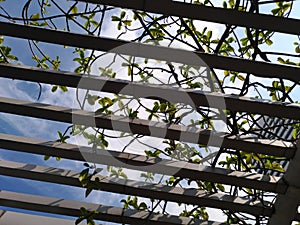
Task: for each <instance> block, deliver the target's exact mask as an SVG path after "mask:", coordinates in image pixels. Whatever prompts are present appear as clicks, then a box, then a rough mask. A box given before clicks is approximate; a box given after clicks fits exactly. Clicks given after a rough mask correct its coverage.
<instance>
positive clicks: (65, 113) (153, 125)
mask: <svg viewBox="0 0 300 225" xmlns="http://www.w3.org/2000/svg"><path fill="white" fill-rule="evenodd" d="M0 111H1V112H5V113H13V114H16V115H23V116H29V117H35V118H40V119H47V120H55V121H59V122H65V123H72V124H73V123H74V124H80V125H86V126H92V127H98V128H103V129H109V130H118V131H122V132H128V133H133V134H141V135H145V136H152V137H158V138H166V139H171V140H180V141H183V142H188V143H196V144H203V145H208V144H209V145H210V146H215V147H220V146H222V147H224V148H230V149H238V150H242V151H246V152H253V153H261V154H267V155H274V156H279V157H286V158H291V157H292V156H293V155H294V152H295V146H293V144H292V143H290V142H284V141H279V140H268V139H259V138H256V137H254V138H253V137H249V136H239V135H229V134H226V133H221V132H212V131H210V130H206V129H198V128H194V127H187V126H179V125H176V124H171V125H168V124H166V123H162V122H153V121H148V120H143V119H130V118H128V117H124V116H117V115H105V114H99V113H94V112H91V111H85V110H79V109H72V108H66V107H61V106H54V105H48V104H41V103H34V102H28V101H21V100H17V99H9V98H3V97H0Z"/></svg>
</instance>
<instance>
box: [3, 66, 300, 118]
mask: <svg viewBox="0 0 300 225" xmlns="http://www.w3.org/2000/svg"><path fill="white" fill-rule="evenodd" d="M0 76H1V77H6V78H12V79H19V80H26V81H32V82H41V83H46V84H54V85H63V86H68V87H73V88H83V89H88V90H94V91H104V92H110V93H117V94H118V93H121V94H125V95H132V96H135V97H145V98H152V99H153V98H154V97H151V96H152V95H153V93H155V96H156V97H157V98H162V99H167V100H168V101H173V102H182V103H186V104H194V106H197V107H199V106H208V107H212V108H219V107H220V102H224V103H225V106H226V109H229V110H233V111H238V112H249V113H254V114H262V115H269V116H274V117H282V118H291V119H296V120H297V119H298V120H300V104H296V103H295V104H288V103H282V102H274V101H269V100H258V99H255V98H247V97H240V96H235V95H229V94H221V93H210V92H203V91H194V90H189V89H182V88H173V87H169V86H161V85H151V84H147V85H144V84H140V83H135V82H130V81H126V80H120V79H113V78H106V77H99V76H84V75H80V74H77V73H72V72H63V71H54V70H43V69H39V68H36V67H29V66H22V65H13V64H0ZM221 105H222V104H221Z"/></svg>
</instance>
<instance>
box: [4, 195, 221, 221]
mask: <svg viewBox="0 0 300 225" xmlns="http://www.w3.org/2000/svg"><path fill="white" fill-rule="evenodd" d="M0 203H1V205H2V206H6V207H13V208H19V209H26V210H32V211H38V212H45V213H52V214H58V215H65V216H74V217H79V216H80V214H81V213H80V210H79V209H80V208H81V207H84V208H86V209H87V210H89V211H97V214H95V215H94V216H93V218H94V219H95V220H102V221H109V222H115V223H122V224H132V225H140V224H145V225H183V224H185V225H188V224H194V225H204V224H205V225H225V224H224V223H218V222H212V221H204V220H199V219H192V218H188V217H178V216H171V215H163V214H158V213H150V212H148V211H136V210H132V209H123V208H117V207H112V206H104V205H98V204H92V203H87V202H79V201H71V200H65V199H59V198H49V197H43V196H37V195H28V194H20V193H16V192H8V191H1V192H0Z"/></svg>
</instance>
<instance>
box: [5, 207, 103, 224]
mask: <svg viewBox="0 0 300 225" xmlns="http://www.w3.org/2000/svg"><path fill="white" fill-rule="evenodd" d="M41 221H42V224H43V225H74V224H75V223H74V220H71V219H61V218H54V217H49V216H40V215H33V214H29V213H28V214H27V213H23V212H22V213H20V212H12V211H6V210H5V211H4V210H0V222H1V225H16V224H22V225H41ZM80 225H87V223H85V222H81V223H80ZM97 225H100V224H97Z"/></svg>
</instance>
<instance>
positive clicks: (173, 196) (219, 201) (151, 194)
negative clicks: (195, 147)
mask: <svg viewBox="0 0 300 225" xmlns="http://www.w3.org/2000/svg"><path fill="white" fill-rule="evenodd" d="M0 174H1V175H5V176H12V177H19V178H26V179H31V180H38V181H46V182H51V183H56V184H64V185H71V186H75V187H82V185H81V183H80V182H79V174H80V173H79V172H77V171H73V170H64V169H60V168H52V167H45V166H37V165H33V164H25V163H17V162H11V161H4V160H0ZM96 178H97V179H99V183H98V185H99V186H98V187H99V188H101V191H107V192H113V193H119V194H126V195H133V196H141V197H145V198H151V199H160V200H166V201H172V202H178V203H186V204H191V205H198V206H206V207H213V208H218V209H224V210H230V211H233V212H245V213H249V214H252V215H255V216H271V215H272V212H273V209H272V208H271V207H266V205H268V203H266V202H265V203H263V204H262V203H261V202H260V201H258V200H256V201H252V200H251V199H248V198H247V199H244V198H240V197H233V196H230V195H224V194H220V193H212V194H209V193H208V192H207V191H201V190H197V189H193V188H189V189H184V188H179V187H171V186H165V185H161V184H151V183H146V182H142V181H133V180H128V179H126V180H124V179H118V178H112V177H104V176H100V175H95V176H93V179H92V184H95V182H94V181H95V179H96Z"/></svg>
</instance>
